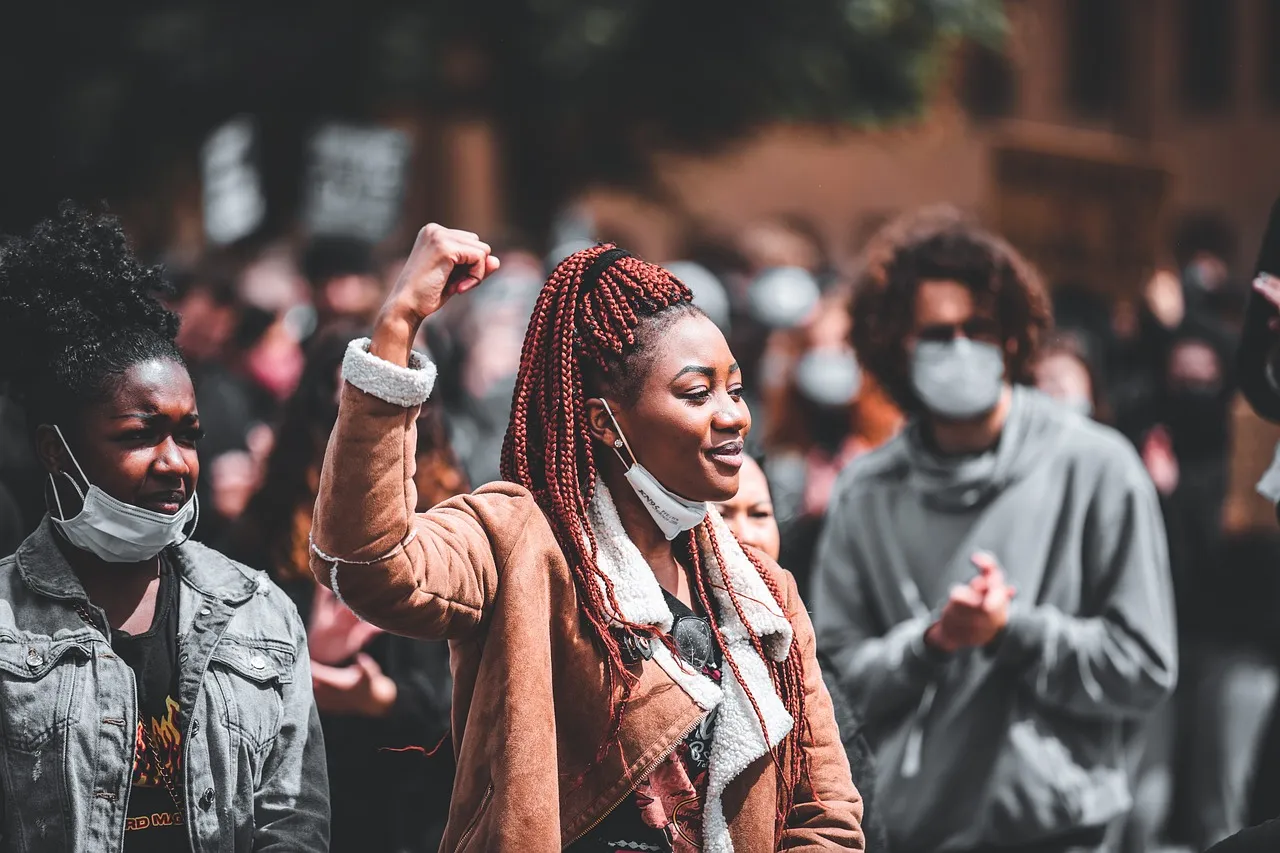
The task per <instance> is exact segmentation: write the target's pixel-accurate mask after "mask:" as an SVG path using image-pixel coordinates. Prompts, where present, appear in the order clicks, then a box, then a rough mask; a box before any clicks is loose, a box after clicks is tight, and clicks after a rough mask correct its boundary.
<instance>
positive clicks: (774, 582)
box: [742, 545, 804, 618]
mask: <svg viewBox="0 0 1280 853" xmlns="http://www.w3.org/2000/svg"><path fill="white" fill-rule="evenodd" d="M742 550H743V551H744V552H746V553H747V554H750V555H751V556H752V557H754V558H755V562H756V565H757V566H759V567H760V576H761V577H763V578H764V582H765V585H766V586H768V587H769V590H770V591H771V592H774V593H775V594H776V595H777V596H778V598H779V599H780V601H779V602H778V603H779V604H780V605H781V606H782V612H783V613H785V614H787V617H788V618H790V617H791V615H792V614H793V613H794V612H795V610H796V608H802V607H804V605H803V604H802V603H801V601H800V591H799V587H798V586H797V584H796V579H795V576H794V575H793V574H791V572H789V571H787V570H786V569H784V568H782V567H781V566H779V565H778V563H777V561H775V560H774V559H773V558H772V557H770V556H769V555H768V554H766V553H764V552H763V551H761V550H760V549H759V548H754V547H752V546H750V545H742Z"/></svg>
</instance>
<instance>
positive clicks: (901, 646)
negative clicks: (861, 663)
mask: <svg viewBox="0 0 1280 853" xmlns="http://www.w3.org/2000/svg"><path fill="white" fill-rule="evenodd" d="M931 624H932V620H931V619H929V618H926V617H917V618H915V619H909V620H907V621H906V622H902V623H900V624H898V625H896V626H894V629H893V630H892V631H890V632H889V633H888V634H887V635H886V636H885V642H886V644H887V645H888V648H889V659H890V660H892V661H895V665H896V666H899V667H901V668H902V670H903V672H904V673H906V674H907V675H908V676H909V677H910V678H912V679H914V680H917V681H919V682H920V683H922V684H923V683H926V682H928V681H931V680H932V679H933V677H934V676H935V675H936V674H937V670H938V669H939V668H940V667H942V666H944V665H945V664H946V663H947V661H949V660H950V659H951V658H950V656H949V655H945V654H942V653H940V652H936V651H934V650H933V649H931V648H929V646H928V645H927V644H926V643H925V641H924V632H925V631H926V630H928V628H929V625H931Z"/></svg>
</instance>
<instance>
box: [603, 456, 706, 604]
mask: <svg viewBox="0 0 1280 853" xmlns="http://www.w3.org/2000/svg"><path fill="white" fill-rule="evenodd" d="M610 462H611V463H612V464H607V465H605V466H604V468H603V470H601V472H600V477H601V479H602V480H604V484H605V486H606V487H608V489H609V494H610V495H611V496H612V497H613V503H614V506H616V507H617V509H618V518H619V519H621V521H622V529H623V530H624V531H626V534H627V538H628V539H630V540H631V543H632V544H633V545H635V546H636V549H637V550H638V551H639V552H640V556H642V557H644V561H645V562H646V563H648V564H649V568H650V569H652V570H653V574H654V576H655V577H656V578H657V579H658V583H659V584H660V585H661V586H662V588H663V589H665V590H666V591H667V592H669V593H671V594H672V595H674V596H676V597H678V598H681V599H684V598H686V597H687V595H688V588H689V582H688V579H687V578H686V577H685V573H684V570H683V569H682V568H681V567H680V564H679V563H678V562H677V561H676V556H675V549H674V548H673V547H672V545H673V543H672V542H668V541H667V537H666V536H665V535H663V533H662V529H661V528H659V527H658V524H657V522H655V521H654V520H653V516H651V515H649V510H647V509H645V506H644V503H643V502H642V501H641V500H640V498H639V497H638V496H637V495H636V493H635V490H633V489H632V488H631V484H630V483H628V482H627V480H626V477H624V476H623V473H624V472H623V470H622V464H621V463H620V462H618V461H617V460H610ZM681 590H684V594H682V593H681ZM685 603H686V604H687V603H688V602H687V601H686V602H685Z"/></svg>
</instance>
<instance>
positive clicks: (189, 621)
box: [0, 518, 329, 853]
mask: <svg viewBox="0 0 1280 853" xmlns="http://www.w3.org/2000/svg"><path fill="white" fill-rule="evenodd" d="M54 535H55V534H54V532H53V530H52V527H51V525H50V522H49V520H48V519H47V518H46V519H45V521H44V522H43V524H41V526H40V528H39V529H38V530H36V532H35V533H33V534H31V536H30V537H28V538H27V540H26V541H25V542H24V543H23V544H22V547H21V548H19V549H18V552H17V554H15V555H14V556H12V557H9V558H8V559H5V560H3V561H0V807H2V812H3V822H0V849H3V850H6V851H8V850H15V851H17V850H20V851H32V853H44V851H49V853H54V852H55V851H56V853H70V852H71V851H75V853H79V851H86V853H87V852H88V851H94V853H97V851H108V850H117V851H118V850H120V849H122V847H123V845H124V833H125V815H126V813H127V811H128V804H129V794H130V788H131V785H132V779H133V757H134V740H135V731H136V720H137V715H138V707H137V705H138V703H137V694H136V691H135V688H134V676H133V671H132V670H131V669H130V668H129V665H128V664H126V663H125V662H124V661H123V660H122V659H121V658H120V657H118V656H117V655H115V654H113V653H112V649H111V641H110V639H109V638H110V632H109V631H108V630H107V626H106V618H105V615H104V614H103V612H102V611H101V610H100V609H98V608H97V607H95V606H93V605H91V604H88V601H87V599H86V597H85V592H84V588H83V587H82V586H81V584H80V582H79V580H78V579H77V578H76V576H75V574H74V573H73V572H72V570H71V567H70V565H68V563H67V561H66V559H65V558H64V557H63V555H62V553H61V552H60V551H59V550H58V547H57V545H56V543H55V542H54V538H53V537H54ZM166 554H167V556H168V557H169V558H170V559H171V560H172V561H173V564H174V566H175V568H176V572H177V575H178V577H179V578H180V580H181V583H180V592H179V604H178V666H179V680H178V701H179V704H180V705H181V713H180V717H179V729H180V731H181V737H182V754H183V762H182V766H183V774H184V775H183V783H184V785H183V787H184V789H185V792H186V796H185V798H184V799H185V806H186V815H185V817H186V824H187V830H188V833H189V836H190V839H191V849H192V851H193V853H215V851H216V853H232V851H236V853H241V851H265V850H280V851H283V850H289V851H297V850H302V851H324V850H327V849H328V846H329V785H328V776H327V772H326V768H325V756H324V741H323V736H322V735H321V732H320V720H319V716H318V715H317V713H316V707H315V701H314V699H313V698H312V694H311V663H310V656H309V655H308V654H307V648H306V630H305V629H304V628H303V625H302V621H301V619H299V618H298V613H297V610H296V609H295V608H294V606H293V604H292V603H291V602H290V601H289V599H288V598H287V597H286V596H285V595H284V593H282V592H281V591H280V590H279V588H277V587H276V586H275V585H274V584H272V583H271V581H269V580H268V579H267V577H266V575H265V574H262V573H259V572H255V571H253V570H251V569H247V568H245V567H243V566H241V565H240V564H238V563H235V562H233V561H231V560H230V559H228V558H227V557H224V556H223V555H221V554H219V553H218V552H217V551H213V550H211V549H209V548H206V547H204V546H202V545H199V544H196V543H194V542H188V543H185V544H183V545H180V546H176V547H173V548H170V549H169V550H168V551H167V552H166ZM76 605H81V606H84V605H87V606H88V610H87V613H88V614H90V615H92V616H93V618H94V620H95V621H96V622H97V625H96V626H94V627H90V626H89V625H88V624H86V621H85V620H84V619H83V618H82V617H81V616H80V615H79V614H78V613H77V611H76Z"/></svg>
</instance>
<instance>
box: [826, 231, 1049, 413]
mask: <svg viewBox="0 0 1280 853" xmlns="http://www.w3.org/2000/svg"><path fill="white" fill-rule="evenodd" d="M924 281H955V282H959V283H960V284H963V285H964V286H965V287H967V288H969V290H970V291H971V292H972V293H973V298H974V303H975V305H976V307H977V309H978V310H980V311H987V312H990V315H991V316H992V317H993V318H994V319H995V320H996V322H997V324H998V325H999V328H1000V335H1001V337H1002V339H1003V340H1004V342H1005V362H1006V365H1007V370H1008V376H1009V380H1010V381H1011V382H1013V383H1015V384H1019V385H1031V384H1034V382H1035V378H1034V375H1033V372H1032V368H1033V365H1034V362H1035V358H1036V351H1037V349H1038V347H1039V345H1040V340H1041V337H1042V336H1043V335H1044V334H1045V332H1046V331H1047V330H1048V329H1049V328H1050V327H1051V326H1052V325H1053V308H1052V304H1051V302H1050V300H1049V294H1048V293H1047V292H1046V290H1045V287H1044V283H1043V282H1042V280H1041V278H1040V275H1039V273H1038V272H1036V270H1035V268H1034V267H1032V265H1031V264H1030V263H1029V262H1028V261H1027V260H1026V259H1025V258H1023V257H1022V255H1020V254H1018V252H1017V251H1016V250H1015V249H1014V248H1013V247H1012V246H1010V245H1009V244H1008V243H1006V242H1005V241H1004V240H1002V239H1001V238H999V237H997V236H995V235H994V234H991V233H990V232H988V231H985V230H983V229H982V228H980V227H978V226H977V225H976V224H974V223H973V222H972V221H970V220H969V219H968V218H966V217H965V216H963V215H961V214H960V213H959V212H958V211H957V210H955V209H954V208H951V207H932V208H926V209H924V210H921V211H917V212H915V213H912V214H908V215H906V216H903V217H901V218H899V219H897V220H895V221H893V222H891V223H890V224H889V225H886V226H885V227H884V228H883V229H881V230H880V231H879V232H878V233H877V234H876V236H875V237H873V238H872V239H871V242H870V243H868V245H867V249H866V252H865V253H864V255H863V259H862V262H861V265H860V269H859V270H858V273H857V276H856V278H855V282H854V291H853V294H854V295H853V300H852V304H851V306H850V310H851V312H852V314H853V334H852V338H853V347H854V350H855V351H856V352H857V354H858V361H859V362H860V363H861V364H862V366H863V368H865V369H866V370H867V371H868V372H869V373H871V374H872V375H873V376H875V378H876V379H877V380H878V381H879V382H880V384H881V385H883V386H884V388H885V390H886V391H888V393H889V395H890V396H891V397H892V398H893V400H894V402H895V403H897V404H898V406H899V407H900V408H901V409H902V410H903V411H904V412H906V413H908V414H913V415H914V414H920V413H921V412H922V411H923V408H924V407H923V404H921V402H920V401H919V399H917V397H916V394H915V390H914V389H913V388H912V386H911V359H910V353H909V352H908V341H909V340H910V338H911V335H912V331H913V329H914V327H915V306H916V294H917V292H918V291H919V288H920V283H921V282H924Z"/></svg>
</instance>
